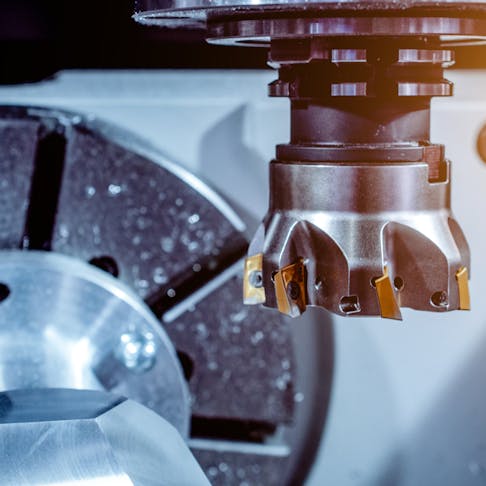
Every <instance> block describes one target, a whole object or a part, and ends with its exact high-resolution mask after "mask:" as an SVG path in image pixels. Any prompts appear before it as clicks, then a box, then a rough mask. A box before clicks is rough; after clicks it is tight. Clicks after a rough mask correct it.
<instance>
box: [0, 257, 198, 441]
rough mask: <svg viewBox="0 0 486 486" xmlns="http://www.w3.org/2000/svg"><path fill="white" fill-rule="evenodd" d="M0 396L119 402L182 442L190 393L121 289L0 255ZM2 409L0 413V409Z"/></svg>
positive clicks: (154, 325) (79, 268)
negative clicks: (97, 393) (60, 395)
mask: <svg viewBox="0 0 486 486" xmlns="http://www.w3.org/2000/svg"><path fill="white" fill-rule="evenodd" d="M0 275H1V278H0V280H1V282H2V284H1V285H2V288H3V289H8V295H7V294H6V291H4V292H3V293H2V297H3V300H2V302H0V326H1V328H2V336H1V340H0V390H11V389H19V388H24V389H32V388H34V389H38V388H59V387H61V388H77V389H84V390H101V391H103V390H107V391H110V392H112V393H117V394H121V395H125V396H127V397H129V398H132V399H134V400H136V401H138V402H140V403H142V404H145V405H147V406H148V407H150V408H151V409H152V410H154V411H156V412H157V413H158V414H160V415H161V416H162V417H164V418H165V419H166V420H168V421H169V422H170V423H172V424H173V425H174V427H176V428H177V429H178V430H179V433H180V434H182V435H183V436H185V437H187V435H188V433H189V418H190V406H189V393H188V390H187V384H186V382H185V380H184V375H183V372H182V368H181V366H180V364H179V361H178V359H177V356H176V353H175V350H174V347H173V345H172V343H171V341H170V339H169V337H168V336H167V334H166V333H165V331H164V330H163V328H162V327H161V326H160V325H159V322H158V321H157V319H156V318H155V316H154V315H153V314H152V313H151V312H150V310H149V309H148V307H146V305H145V304H144V303H143V301H141V300H140V299H139V298H138V297H137V296H136V295H135V294H134V293H133V292H132V291H131V290H130V289H129V288H128V287H127V286H125V285H123V284H122V283H121V282H119V281H118V280H117V279H115V278H114V277H112V276H111V275H109V274H107V273H106V272H103V271H102V270H99V269H98V268H95V267H93V266H92V265H88V264H87V263H84V262H81V261H79V260H76V259H74V258H71V257H67V256H64V255H60V254H55V253H48V252H37V251H29V252H26V251H0ZM0 408H1V407H0Z"/></svg>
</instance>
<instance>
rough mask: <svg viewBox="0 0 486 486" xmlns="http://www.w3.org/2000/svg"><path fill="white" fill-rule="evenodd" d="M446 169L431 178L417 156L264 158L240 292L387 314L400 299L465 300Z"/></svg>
mask: <svg viewBox="0 0 486 486" xmlns="http://www.w3.org/2000/svg"><path fill="white" fill-rule="evenodd" d="M444 169H445V171H446V173H447V176H446V178H445V180H443V181H439V182H430V181H429V180H428V166H427V164H425V163H420V162H418V163H395V164H384V163H366V164H357V163H354V164H342V165H339V164H310V163H306V164H305V163H292V162H277V161H274V162H272V164H271V167H270V191H271V196H270V208H269V211H268V213H267V215H266V217H265V219H264V221H263V223H262V225H261V226H260V228H259V230H258V232H257V234H256V236H255V238H254V239H253V242H252V244H251V246H250V249H249V254H250V255H259V256H258V258H257V259H255V257H252V256H250V258H249V261H250V262H252V261H253V262H255V261H258V262H260V265H253V266H251V265H250V266H249V265H247V268H246V274H245V279H246V280H247V281H248V286H249V288H247V289H246V290H247V292H246V296H245V299H246V301H247V302H248V303H258V302H260V303H265V305H266V306H270V307H276V308H278V309H279V310H280V311H281V312H283V313H285V314H288V315H291V316H297V315H299V314H301V313H302V312H303V311H304V310H305V308H306V307H307V306H318V307H324V308H326V309H327V310H329V311H331V312H334V313H336V314H340V315H356V316H372V315H381V316H382V317H388V318H392V319H401V313H400V307H411V308H413V309H417V310H430V311H446V310H453V309H468V308H469V295H468V289H467V269H468V268H469V250H468V246H467V243H466V240H465V238H464V236H463V234H462V232H461V230H460V228H459V225H458V224H457V223H456V221H455V220H454V218H453V216H452V214H451V211H450V208H449V178H448V164H447V163H445V167H444ZM255 272H257V273H255ZM258 272H261V274H259V273H258ZM259 275H261V277H259ZM258 287H259V288H260V290H259V298H257V299H255V298H254V297H253V298H252V293H253V296H254V295H255V290H254V289H255V288H258Z"/></svg>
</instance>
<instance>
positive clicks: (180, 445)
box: [0, 388, 209, 486]
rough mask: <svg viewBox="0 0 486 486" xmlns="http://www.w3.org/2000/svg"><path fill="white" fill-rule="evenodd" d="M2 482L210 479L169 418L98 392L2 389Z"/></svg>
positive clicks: (117, 484) (153, 483) (120, 483)
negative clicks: (167, 419) (205, 475)
mask: <svg viewBox="0 0 486 486" xmlns="http://www.w3.org/2000/svg"><path fill="white" fill-rule="evenodd" d="M0 450H1V451H2V454H0V471H1V483H2V486H56V485H61V484H62V485H66V486H68V485H78V486H175V485H179V484H190V485H194V486H208V485H209V482H208V480H207V479H206V478H205V477H204V474H203V472H202V471H201V468H200V467H199V465H198V464H197V462H196V461H195V459H194V457H193V456H192V455H191V453H190V451H189V449H188V448H187V445H186V444H185V443H184V440H183V439H182V437H181V436H180V434H179V433H178V432H177V430H176V429H174V427H172V426H171V425H170V424H169V422H167V421H166V420H164V419H163V418H162V417H160V416H158V415H157V414H155V413H154V412H152V411H151V410H149V409H147V408H146V407H144V406H143V405H140V404H139V403H136V402H135V401H133V400H127V399H126V398H124V397H121V396H118V395H113V394H109V393H104V392H99V391H92V390H90V391H88V390H73V389H59V388H57V389H53V388H50V389H37V390H32V389H30V390H14V391H9V392H3V393H0Z"/></svg>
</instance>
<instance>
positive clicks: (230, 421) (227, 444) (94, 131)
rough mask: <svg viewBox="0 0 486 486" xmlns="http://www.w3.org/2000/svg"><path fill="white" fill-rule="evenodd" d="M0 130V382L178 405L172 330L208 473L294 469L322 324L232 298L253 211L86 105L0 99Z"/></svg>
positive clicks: (312, 428)
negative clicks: (0, 102)
mask: <svg viewBox="0 0 486 486" xmlns="http://www.w3.org/2000/svg"><path fill="white" fill-rule="evenodd" d="M0 141H1V143H0V173H1V174H2V176H1V179H0V188H1V191H0V207H1V209H2V211H0V248H1V249H3V250H9V251H5V253H3V255H0V267H1V268H2V272H1V277H0V284H1V283H3V285H0V320H1V322H2V329H3V330H2V333H0V343H1V347H2V357H1V358H0V365H1V366H2V369H1V370H0V372H1V373H0V377H2V380H4V382H3V383H2V388H3V387H8V388H19V387H28V386H36V387H41V386H63V387H70V388H83V387H85V386H88V387H94V388H97V389H106V390H112V391H114V392H115V393H122V394H125V395H126V396H128V397H129V398H133V399H135V400H139V401H141V402H142V403H143V404H145V405H146V406H148V407H149V408H151V409H153V410H155V411H157V412H159V413H161V414H162V416H165V417H166V418H167V414H166V412H165V411H164V409H165V408H166V407H167V408H169V409H170V410H169V412H170V413H174V412H175V411H174V409H173V407H172V405H175V404H176V403H179V404H180V405H181V407H184V406H185V402H184V387H183V386H182V384H181V383H180V375H181V372H180V368H179V366H178V365H177V363H176V362H175V360H174V359H173V358H174V352H173V351H172V346H173V347H174V348H175V350H176V353H177V356H178V357H179V361H180V363H181V364H182V368H183V372H184V375H185V379H186V381H187V386H188V388H189V393H190V402H191V404H190V408H191V410H190V415H191V424H190V433H189V446H190V448H191V450H192V452H193V453H194V455H195V456H196V458H197V460H198V461H199V463H200V464H201V466H202V467H203V469H204V471H205V473H206V475H207V476H208V477H209V480H210V481H211V483H212V484H214V485H218V484H225V485H226V484H240V483H244V482H247V483H249V484H264V485H272V484H275V485H277V484H278V485H281V484H285V483H286V482H287V483H289V484H298V483H299V482H301V481H302V480H303V478H304V477H305V475H306V473H307V470H308V468H309V467H310V466H311V464H312V461H313V457H314V454H315V451H316V448H317V445H318V443H319V440H320V436H321V431H322V428H323V425H324V421H325V416H326V411H327V404H328V399H329V392H330V384H331V376H332V362H333V360H332V351H333V340H332V329H331V325H330V319H329V317H327V316H326V315H323V314H318V315H317V314H314V315H313V316H312V315H311V313H309V314H308V315H307V316H306V317H305V318H304V319H302V320H300V321H294V322H292V323H290V321H289V320H287V319H286V318H284V317H282V316H281V315H279V314H278V313H275V312H272V311H270V312H265V311H262V310H261V309H259V308H255V307H248V306H244V305H243V303H242V273H243V263H242V259H243V258H244V256H245V254H246V251H247V238H246V226H247V224H249V225H250V226H253V225H254V223H248V222H247V223H245V222H244V221H243V220H242V219H241V218H240V217H239V216H238V215H237V214H236V213H235V212H234V211H233V209H232V208H231V207H230V206H229V205H228V204H227V203H226V202H225V201H223V200H222V199H221V198H220V197H219V196H218V195H217V194H215V193H214V192H213V191H212V190H211V189H209V188H208V186H206V185H205V184H204V183H203V182H201V181H200V180H199V179H198V178H196V177H195V176H193V175H192V174H190V173H188V172H187V171H185V170H184V169H182V168H181V167H180V166H178V165H176V164H174V163H173V162H171V161H169V160H168V159H167V158H166V157H164V156H163V155H161V154H160V152H158V151H156V150H154V149H153V148H152V147H150V146H149V145H148V144H147V143H145V142H143V141H140V140H139V139H137V138H136V137H134V136H133V135H132V134H130V133H126V132H124V131H122V130H120V129H118V128H116V127H113V126H109V125H106V124H104V123H101V122H99V121H97V120H96V119H94V118H83V117H82V116H79V115H77V114H72V113H67V112H63V111H62V112H61V111H56V110H49V109H42V108H34V107H12V106H8V107H1V108H0ZM255 226H256V225H255ZM253 229H254V227H252V228H249V230H250V231H252V230H253ZM19 248H20V249H21V250H22V251H19ZM14 250H15V251H14ZM88 262H89V263H91V265H92V266H97V267H99V268H101V269H103V270H105V272H106V274H103V273H100V272H101V271H100V270H99V269H98V268H91V267H90V265H88ZM15 268H17V269H18V271H16V270H15ZM7 277H8V278H7ZM115 277H116V278H115ZM127 287H128V288H127ZM129 289H131V290H129ZM132 292H133V294H132ZM2 299H3V300H2ZM143 301H144V302H143ZM20 307H22V311H21V312H20V313H19V312H17V311H16V310H15V309H19V308H20ZM147 307H148V309H149V310H148V309H147ZM2 313H3V315H4V316H9V317H8V318H7V324H4V323H5V322H6V321H5V320H4V319H2V317H1V316H2ZM95 316H98V317H95ZM68 317H69V319H68ZM19 324H23V326H22V328H19V327H18V325H19ZM291 324H292V325H291ZM16 326H17V327H16ZM127 326H128V327H127ZM130 326H135V329H134V328H133V327H130ZM27 328H28V329H29V332H28V331H27ZM147 330H148V335H147V332H146V331H147ZM32 332H33V333H34V336H36V337H35V338H34V336H32ZM166 334H167V336H168V339H167V338H166ZM150 335H151V336H150ZM169 340H170V342H168V341H169ZM12 341H13V342H12ZM154 349H155V350H156V352H155V356H156V359H154ZM27 350H30V352H28V351H27ZM73 352H74V356H76V359H73ZM78 357H79V359H78ZM12 360H13V361H14V362H13V363H12ZM61 363H63V365H62V366H61ZM7 364H8V369H9V371H8V373H7V372H6V371H5V368H3V367H4V366H5V365H7ZM11 370H16V371H14V372H12V371H11ZM171 404H172V405H171ZM180 411H181V410H178V412H180ZM182 411H183V413H179V414H178V415H177V416H178V417H179V420H181V421H182V422H181V426H180V429H181V430H182V429H185V428H186V423H185V422H184V417H186V418H187V415H188V414H186V412H185V411H184V408H182ZM182 432H183V430H182Z"/></svg>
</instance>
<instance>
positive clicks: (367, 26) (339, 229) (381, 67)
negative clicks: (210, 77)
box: [134, 0, 486, 319]
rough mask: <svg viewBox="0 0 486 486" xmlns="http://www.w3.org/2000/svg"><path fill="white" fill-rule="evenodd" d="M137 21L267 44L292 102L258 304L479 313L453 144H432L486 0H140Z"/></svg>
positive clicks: (275, 171) (394, 314)
mask: <svg viewBox="0 0 486 486" xmlns="http://www.w3.org/2000/svg"><path fill="white" fill-rule="evenodd" d="M134 17H135V18H136V19H137V20H138V21H139V22H142V23H144V24H148V25H160V26H165V27H171V28H178V27H184V28H189V27H190V28H202V29H204V30H205V31H206V39H207V40H208V41H209V42H212V43H215V44H226V45H240V46H265V47H268V48H269V49H270V54H269V64H270V66H272V67H274V68H275V69H278V71H279V76H278V79H277V80H276V81H275V82H273V83H272V84H271V85H270V96H284V97H288V98H289V99H290V106H291V137H290V143H288V144H285V145H279V146H278V147H277V153H276V157H275V160H274V161H272V162H271V164H270V202H269V210H268V213H267V215H266V216H265V218H264V220H263V223H262V224H261V226H260V228H259V229H258V231H257V233H256V235H255V237H254V239H253V242H252V243H251V245H250V249H249V257H248V260H247V264H246V266H245V273H244V278H245V281H244V292H243V293H244V300H245V302H247V303H248V304H261V303H263V304H264V305H266V306H268V307H275V308H278V309H279V310H280V311H281V312H282V313H284V314H288V315H290V316H297V315H299V314H301V313H302V312H304V310H305V309H306V308H307V306H318V307H324V308H325V309H327V310H329V311H331V312H334V313H336V314H339V315H343V316H382V317H386V318H391V319H401V312H400V309H401V308H402V307H410V308H413V309H417V310H428V311H437V312H442V311H448V310H454V309H462V310H467V309H469V289H468V270H469V262H470V258H469V248H468V245H467V242H466V240H465V238H464V236H463V234H462V231H461V229H460V227H459V225H458V224H457V222H456V221H455V219H454V218H453V216H452V213H451V208H450V167H449V162H448V161H447V160H446V159H445V157H444V147H443V146H441V145H436V144H432V143H431V142H430V141H429V138H430V137H429V132H430V100H431V98H432V97H433V96H450V95H452V84H451V83H449V82H448V81H447V80H446V79H444V78H443V68H444V67H447V66H450V65H451V64H452V63H453V52H452V51H451V50H450V49H449V48H448V46H450V45H458V44H461V43H463V44H471V43H475V42H476V43H481V42H482V43H484V42H485V41H486V1H478V2H460V1H457V0H447V1H438V2H427V1H425V0H403V1H400V2H396V1H392V0H383V1H379V2H369V1H362V0H348V1H346V2H332V1H331V2H324V1H322V0H306V1H304V0H296V1H294V0H277V1H275V0H258V1H256V2H255V1H253V0H230V1H227V0H212V1H211V2H207V1H205V0H163V1H162V0H139V1H138V9H137V13H136V14H135V16H134ZM451 123H453V121H451Z"/></svg>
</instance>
